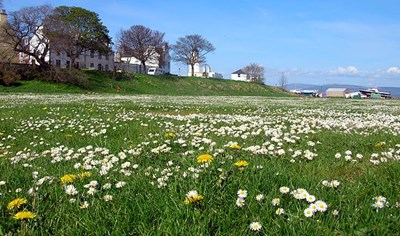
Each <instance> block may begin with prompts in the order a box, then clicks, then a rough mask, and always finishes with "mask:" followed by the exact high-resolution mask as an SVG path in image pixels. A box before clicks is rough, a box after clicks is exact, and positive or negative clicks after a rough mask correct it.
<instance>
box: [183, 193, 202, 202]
mask: <svg viewBox="0 0 400 236" xmlns="http://www.w3.org/2000/svg"><path fill="white" fill-rule="evenodd" d="M201 200H203V196H202V195H200V194H198V192H197V191H196V190H191V191H189V192H188V193H187V194H186V198H185V200H184V203H185V204H186V205H189V204H193V203H197V202H199V201H201Z"/></svg>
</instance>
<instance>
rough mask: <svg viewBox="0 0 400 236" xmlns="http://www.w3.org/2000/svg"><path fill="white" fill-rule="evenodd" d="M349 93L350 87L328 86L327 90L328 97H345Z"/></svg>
mask: <svg viewBox="0 0 400 236" xmlns="http://www.w3.org/2000/svg"><path fill="white" fill-rule="evenodd" d="M347 93H350V90H349V89H348V88H328V89H327V90H326V96H327V97H331V98H332V97H342V98H344V97H345V96H346V94H347Z"/></svg>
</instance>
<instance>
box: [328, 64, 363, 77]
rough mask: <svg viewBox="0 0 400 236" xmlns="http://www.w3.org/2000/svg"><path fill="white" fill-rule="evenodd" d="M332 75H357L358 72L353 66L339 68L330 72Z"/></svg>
mask: <svg viewBox="0 0 400 236" xmlns="http://www.w3.org/2000/svg"><path fill="white" fill-rule="evenodd" d="M332 73H333V74H338V75H355V74H358V73H359V70H358V69H357V67H355V66H348V67H342V66H339V67H338V68H337V69H336V70H334V71H332Z"/></svg>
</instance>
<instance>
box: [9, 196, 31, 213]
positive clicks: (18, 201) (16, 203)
mask: <svg viewBox="0 0 400 236" xmlns="http://www.w3.org/2000/svg"><path fill="white" fill-rule="evenodd" d="M27 202H28V201H27V200H26V199H25V198H16V199H14V200H12V201H11V202H10V203H8V205H7V210H9V211H11V210H13V209H14V208H15V209H18V208H20V207H21V206H22V205H24V204H26V203H27Z"/></svg>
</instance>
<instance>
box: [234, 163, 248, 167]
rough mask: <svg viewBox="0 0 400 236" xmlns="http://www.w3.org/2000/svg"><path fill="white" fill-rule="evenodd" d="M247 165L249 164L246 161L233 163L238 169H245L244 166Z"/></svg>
mask: <svg viewBox="0 0 400 236" xmlns="http://www.w3.org/2000/svg"><path fill="white" fill-rule="evenodd" d="M248 165H249V163H248V162H247V161H238V162H235V166H237V167H239V168H243V167H246V166H248Z"/></svg>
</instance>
